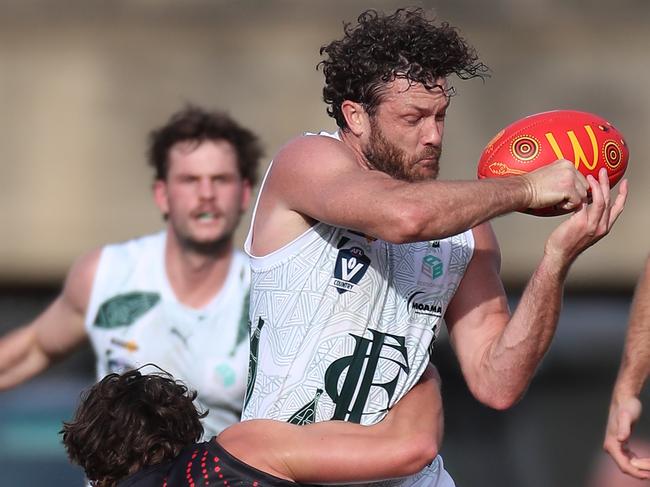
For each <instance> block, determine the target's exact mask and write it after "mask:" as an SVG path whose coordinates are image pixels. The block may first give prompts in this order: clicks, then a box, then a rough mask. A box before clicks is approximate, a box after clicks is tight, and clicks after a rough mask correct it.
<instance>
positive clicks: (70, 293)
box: [62, 247, 103, 313]
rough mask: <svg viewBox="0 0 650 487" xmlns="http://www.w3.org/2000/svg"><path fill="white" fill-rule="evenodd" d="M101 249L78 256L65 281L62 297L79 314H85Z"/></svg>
mask: <svg viewBox="0 0 650 487" xmlns="http://www.w3.org/2000/svg"><path fill="white" fill-rule="evenodd" d="M102 249H103V247H98V248H96V249H93V250H91V251H89V252H86V253H85V254H82V255H81V256H79V257H78V258H77V259H76V260H75V262H74V263H73V264H72V267H70V270H69V271H68V275H67V276H66V279H65V285H64V288H63V293H62V297H63V299H64V300H65V301H66V303H67V304H68V305H69V306H71V307H72V308H74V309H76V310H77V311H79V312H81V313H85V312H86V308H87V307H88V302H89V301H90V293H91V290H92V286H93V282H94V281H95V274H96V273H97V266H98V265H99V259H100V258H101V255H102Z"/></svg>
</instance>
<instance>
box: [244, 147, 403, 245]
mask: <svg viewBox="0 0 650 487" xmlns="http://www.w3.org/2000/svg"><path fill="white" fill-rule="evenodd" d="M405 184H406V183H404V182H401V181H398V180H395V179H393V178H391V177H389V176H388V175H386V174H385V173H383V172H380V171H376V170H371V169H369V168H367V167H364V166H363V165H362V164H361V163H360V162H358V159H357V158H356V157H355V154H354V153H353V152H352V150H351V149H349V148H348V147H347V146H346V145H345V144H343V143H341V142H340V141H338V140H336V139H332V138H329V137H319V136H307V137H302V138H300V139H296V140H294V141H292V142H290V143H289V144H288V145H287V146H286V147H285V148H283V149H282V150H281V151H280V152H279V153H278V155H277V156H276V158H275V159H274V161H273V166H272V169H271V171H270V173H269V177H268V179H267V182H266V183H265V187H264V190H263V192H262V195H261V196H260V204H259V207H258V212H259V214H260V216H262V215H267V216H271V217H272V218H276V215H275V214H276V213H278V212H279V213H282V212H284V214H285V216H286V218H287V219H288V220H290V219H291V218H294V219H296V220H297V221H302V222H303V225H304V224H310V223H312V222H313V221H321V222H325V223H328V224H330V225H334V226H338V227H343V228H349V229H352V230H357V231H359V232H363V233H365V234H367V235H371V236H375V237H379V238H383V239H384V240H394V237H393V233H395V230H396V228H399V226H400V225H402V221H401V220H402V218H403V219H404V221H406V222H408V199H406V198H401V196H400V195H401V192H402V189H403V187H404V186H405ZM400 207H401V208H402V210H400V209H399V208H400ZM400 211H401V212H402V213H400ZM256 220H257V219H256ZM285 223H286V222H283V221H277V222H276V224H274V225H273V227H274V228H275V229H276V231H277V228H278V226H281V227H283V228H284V227H285V226H286V225H285ZM262 225H263V223H262ZM258 226H259V225H258V224H256V231H257V227H258ZM269 226H270V224H269Z"/></svg>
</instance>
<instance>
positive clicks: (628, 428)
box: [603, 255, 650, 479]
mask: <svg viewBox="0 0 650 487" xmlns="http://www.w3.org/2000/svg"><path fill="white" fill-rule="evenodd" d="M649 373H650V255H648V258H647V259H646V263H645V267H644V269H643V272H642V273H641V276H640V277H639V282H638V284H637V288H636V291H635V293H634V300H633V301H632V308H631V311H630V322H629V325H628V330H627V337H626V339H625V347H624V350H623V358H622V360H621V367H620V370H619V372H618V377H617V379H616V383H615V384H614V390H613V393H612V401H611V403H610V406H609V418H608V420H607V430H606V432H605V442H604V445H603V446H604V448H605V450H606V451H607V452H608V453H609V454H610V455H611V456H612V458H613V459H614V461H615V462H616V463H617V464H618V466H619V468H620V469H621V470H622V471H623V472H625V473H627V474H630V475H633V476H634V477H637V478H639V479H649V478H650V458H636V455H635V454H634V452H632V451H630V450H629V449H628V447H627V443H628V441H629V440H630V435H631V433H632V428H633V426H634V423H636V421H637V420H638V419H639V417H640V416H641V401H640V400H639V394H640V393H641V390H642V389H643V386H644V384H645V382H646V379H647V378H648V374H649Z"/></svg>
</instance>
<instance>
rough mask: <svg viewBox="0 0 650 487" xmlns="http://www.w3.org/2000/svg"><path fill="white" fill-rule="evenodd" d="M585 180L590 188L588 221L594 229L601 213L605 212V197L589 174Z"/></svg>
mask: <svg viewBox="0 0 650 487" xmlns="http://www.w3.org/2000/svg"><path fill="white" fill-rule="evenodd" d="M587 181H588V182H589V186H590V188H591V205H590V208H589V210H590V211H589V223H590V226H591V227H592V229H593V230H594V231H595V230H596V227H597V226H598V225H599V224H600V222H601V219H602V216H603V213H604V212H605V197H604V195H603V191H602V189H601V187H600V184H599V183H598V181H596V179H595V178H594V177H593V176H592V175H591V174H590V175H589V176H587Z"/></svg>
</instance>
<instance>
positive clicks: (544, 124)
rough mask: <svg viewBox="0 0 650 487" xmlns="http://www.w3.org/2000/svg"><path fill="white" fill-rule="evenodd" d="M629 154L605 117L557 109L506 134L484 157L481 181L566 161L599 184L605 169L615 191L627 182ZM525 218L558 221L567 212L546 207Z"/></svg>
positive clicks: (515, 125)
mask: <svg viewBox="0 0 650 487" xmlns="http://www.w3.org/2000/svg"><path fill="white" fill-rule="evenodd" d="M629 155H630V153H629V150H628V147H627V144H626V143H625V139H624V138H623V136H622V135H621V133H620V132H619V131H618V130H616V128H615V127H614V126H613V125H612V124H611V123H609V122H608V121H607V120H605V119H604V118H601V117H599V116H597V115H593V114H591V113H586V112H577V111H574V110H555V111H551V112H544V113H538V114H536V115H531V116H529V117H526V118H522V119H521V120H519V121H517V122H515V123H513V124H511V125H508V126H507V127H506V128H504V129H503V130H501V131H500V132H499V133H498V134H497V135H496V136H495V137H494V138H493V139H492V140H491V141H490V143H489V144H488V145H487V147H486V148H485V149H484V150H483V154H481V159H480V160H479V163H478V177H479V179H482V178H498V177H506V176H512V175H517V174H524V173H527V172H530V171H533V170H535V169H537V168H539V167H542V166H545V165H547V164H550V163H552V162H554V161H556V160H557V159H567V160H569V161H572V162H573V163H574V164H575V166H576V169H577V170H579V171H580V172H581V173H582V174H584V175H585V176H587V175H588V174H591V175H592V176H594V177H595V178H596V179H598V171H599V170H600V168H601V167H604V168H605V169H607V174H608V175H609V184H610V186H612V187H613V186H614V185H615V184H616V183H617V182H618V181H619V180H620V179H621V178H622V177H623V174H624V173H625V169H627V161H628V159H629ZM526 213H532V214H534V215H539V216H553V215H560V214H563V213H565V212H564V211H561V210H556V209H554V208H543V209H540V210H528V211H526Z"/></svg>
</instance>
